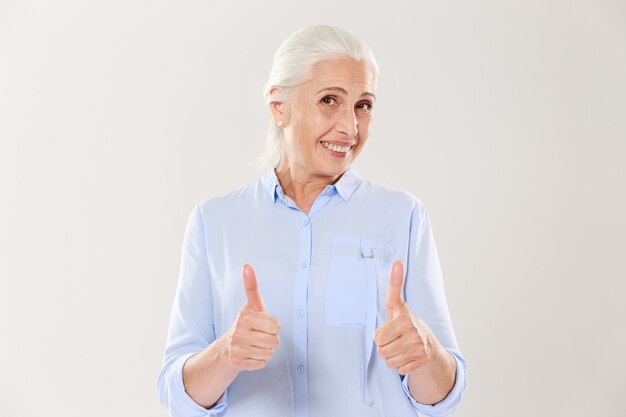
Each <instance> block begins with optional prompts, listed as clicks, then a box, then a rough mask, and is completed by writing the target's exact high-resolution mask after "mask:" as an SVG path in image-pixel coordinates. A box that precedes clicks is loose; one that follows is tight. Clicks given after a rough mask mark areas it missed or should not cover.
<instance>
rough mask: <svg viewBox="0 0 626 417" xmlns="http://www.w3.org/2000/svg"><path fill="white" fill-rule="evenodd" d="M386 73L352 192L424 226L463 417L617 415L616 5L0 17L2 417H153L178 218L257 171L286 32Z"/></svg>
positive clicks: (104, 4) (624, 36)
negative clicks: (270, 88) (404, 193)
mask: <svg viewBox="0 0 626 417" xmlns="http://www.w3.org/2000/svg"><path fill="white" fill-rule="evenodd" d="M319 23H324V24H331V25H336V26H339V27H342V28H344V29H347V30H348V31H350V32H352V33H354V34H355V35H357V36H358V37H361V38H362V39H364V40H365V41H366V42H368V43H369V44H370V46H371V47H372V49H373V51H374V53H375V55H376V57H377V59H378V62H379V65H380V67H381V78H380V82H379V86H378V91H377V95H378V97H379V100H378V102H377V106H376V108H375V118H374V126H373V131H372V135H371V136H370V141H369V143H368V145H367V147H366V149H365V151H364V152H363V153H362V154H361V156H360V157H359V160H357V162H356V163H355V165H354V166H355V168H356V169H357V171H358V172H359V173H360V174H361V175H363V176H364V177H366V178H368V179H370V180H372V181H374V182H378V183H381V184H383V185H386V186H388V187H392V188H401V189H405V190H408V191H410V192H412V193H413V194H415V195H416V196H418V197H419V198H420V199H422V201H424V203H425V204H426V206H427V207H428V209H429V212H430V215H431V221H432V225H433V229H434V233H435V237H436V239H437V245H438V249H439V255H440V259H441V263H442V268H443V272H444V278H445V284H446V291H447V296H448V302H449V305H450V311H451V314H452V318H453V322H454V325H455V329H456V333H457V338H458V340H459V343H460V345H461V350H462V352H463V354H464V355H465V356H466V358H467V360H468V363H469V380H468V381H469V386H468V391H467V393H466V397H465V399H464V402H463V403H462V405H461V407H460V408H459V410H458V411H457V412H456V413H455V416H459V417H460V416H463V417H491V416H494V417H500V416H508V417H518V416H520V417H521V416H528V415H544V416H570V417H577V416H590V415H592V416H623V415H625V414H626V407H625V406H624V404H623V400H621V399H623V396H624V392H625V391H626V382H625V381H626V378H625V377H624V375H625V371H626V360H625V359H624V353H625V352H626V330H625V326H624V323H623V322H624V318H626V307H625V305H626V303H624V301H623V298H624V295H625V294H626V291H625V290H626V288H625V285H624V280H625V279H626V260H625V258H626V256H625V252H626V237H625V236H626V220H625V219H624V218H625V216H626V3H625V2H624V1H608V0H589V1H576V0H568V1H556V0H541V1H538V0H531V1H528V0H527V1H486V0H483V1H461V0H459V1H437V2H426V1H407V2H395V3H393V2H391V3H390V2H365V1H341V2H338V1H320V0H316V1H309V2H288V1H263V2H260V1H259V2H257V1H250V2H234V1H233V2H222V3H219V4H217V3H216V2H211V1H165V0H158V1H155V0H151V1H67V0H63V1H61V0H60V1H55V2H46V1H19V2H18V1H6V0H5V1H1V0H0V416H2V417H38V416H55V417H56V416H58V417H84V416H87V415H88V416H92V417H100V416H102V417H104V416H107V417H108V416H117V417H119V416H161V417H163V416H165V415H166V413H165V411H164V410H163V409H162V408H161V406H160V404H159V403H158V400H157V395H156V388H155V381H156V377H157V374H158V371H159V367H160V364H161V355H162V350H163V347H164V343H165V337H166V331H167V323H168V318H169V310H170V306H171V302H172V299H173V296H174V289H175V285H176V280H177V275H178V267H179V261H180V250H181V244H182V237H183V232H184V227H185V222H186V220H187V216H188V214H189V213H190V211H191V209H192V208H193V206H194V205H195V204H196V203H197V202H199V201H200V200H202V199H204V198H206V197H209V196H212V195H218V194H222V193H226V192H228V191H231V190H233V189H235V188H239V187H241V186H244V185H246V184H248V183H249V182H251V181H253V180H254V179H255V178H257V177H258V176H259V175H260V173H259V172H258V171H256V170H255V169H254V168H253V167H251V165H250V163H251V162H253V161H254V160H255V158H256V157H257V155H258V154H259V153H260V152H261V149H262V146H263V143H264V137H265V131H266V127H267V123H268V112H267V109H266V108H265V107H264V105H263V102H262V98H261V96H262V89H263V85H264V82H265V80H266V77H267V75H268V72H269V69H270V66H271V59H272V56H273V54H274V51H275V50H276V48H277V47H278V45H279V44H280V43H281V42H282V40H283V39H285V38H286V37H287V36H288V35H289V34H291V33H292V32H294V31H295V30H297V29H299V28H300V27H302V26H306V25H310V24H319Z"/></svg>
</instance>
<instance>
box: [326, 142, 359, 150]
mask: <svg viewBox="0 0 626 417" xmlns="http://www.w3.org/2000/svg"><path fill="white" fill-rule="evenodd" d="M322 145H324V147H326V148H328V149H330V150H332V151H335V152H348V151H349V150H350V149H351V148H352V146H337V145H333V144H332V143H328V142H322Z"/></svg>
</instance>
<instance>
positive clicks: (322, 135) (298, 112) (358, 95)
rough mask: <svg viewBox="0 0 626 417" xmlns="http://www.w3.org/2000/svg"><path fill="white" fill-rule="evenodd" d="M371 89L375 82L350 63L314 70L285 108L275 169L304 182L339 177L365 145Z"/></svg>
mask: <svg viewBox="0 0 626 417" xmlns="http://www.w3.org/2000/svg"><path fill="white" fill-rule="evenodd" d="M375 88H376V86H375V79H374V76H373V75H372V74H370V72H369V71H368V69H367V67H366V65H365V64H363V63H361V62H358V61H356V60H354V59H350V58H346V59H337V60H333V61H324V62H320V63H318V64H316V65H315V66H314V67H313V69H312V71H311V76H310V78H309V80H308V81H307V82H305V83H302V84H300V85H299V86H298V87H297V88H296V90H295V92H294V95H293V98H292V100H291V103H290V105H288V107H289V110H288V112H287V113H286V116H287V117H286V121H283V126H284V133H285V147H284V150H283V160H281V163H280V165H283V163H286V164H287V165H288V166H289V168H291V170H292V173H295V172H296V171H297V172H298V173H299V174H304V175H306V176H314V177H337V176H338V175H341V174H342V173H343V172H344V171H345V170H346V169H347V168H348V166H349V165H350V164H351V163H352V161H353V160H354V159H355V158H356V157H357V155H358V154H359V153H360V152H361V150H362V149H363V146H365V142H367V137H368V135H369V132H370V127H371V123H372V106H373V105H374V101H375V96H374V93H375V91H374V90H375ZM280 165H279V166H280Z"/></svg>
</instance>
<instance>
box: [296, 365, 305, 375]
mask: <svg viewBox="0 0 626 417" xmlns="http://www.w3.org/2000/svg"><path fill="white" fill-rule="evenodd" d="M297 369H298V373H299V374H303V373H304V366H302V365H300V366H298V368H297Z"/></svg>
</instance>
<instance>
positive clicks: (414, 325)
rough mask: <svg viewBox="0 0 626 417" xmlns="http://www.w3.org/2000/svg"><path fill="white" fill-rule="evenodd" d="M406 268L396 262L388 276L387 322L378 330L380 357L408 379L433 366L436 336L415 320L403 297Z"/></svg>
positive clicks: (377, 340) (419, 320) (375, 334)
mask: <svg viewBox="0 0 626 417" xmlns="http://www.w3.org/2000/svg"><path fill="white" fill-rule="evenodd" d="M403 281H404V267H403V265H402V262H401V261H399V260H396V261H395V262H394V263H393V265H391V271H390V272H389V289H388V290H387V295H386V297H385V310H386V311H387V322H386V323H385V324H384V325H382V326H380V327H379V328H378V329H376V332H375V333H374V342H375V343H376V345H377V346H378V349H377V353H378V356H380V357H381V358H382V359H384V360H385V363H386V364H387V366H388V367H389V368H395V369H396V371H398V373H399V374H402V375H406V374H408V373H410V372H413V371H414V370H416V369H417V368H419V367H421V366H423V365H425V364H427V363H429V362H431V361H432V360H434V358H433V352H434V349H433V345H434V343H435V342H436V339H435V338H434V335H433V334H432V332H431V331H430V329H429V328H428V326H427V325H426V323H424V321H422V320H421V319H419V318H418V317H416V316H414V315H413V314H412V313H411V310H410V309H409V306H408V305H407V304H406V303H405V302H404V299H403V297H402V283H403Z"/></svg>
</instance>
